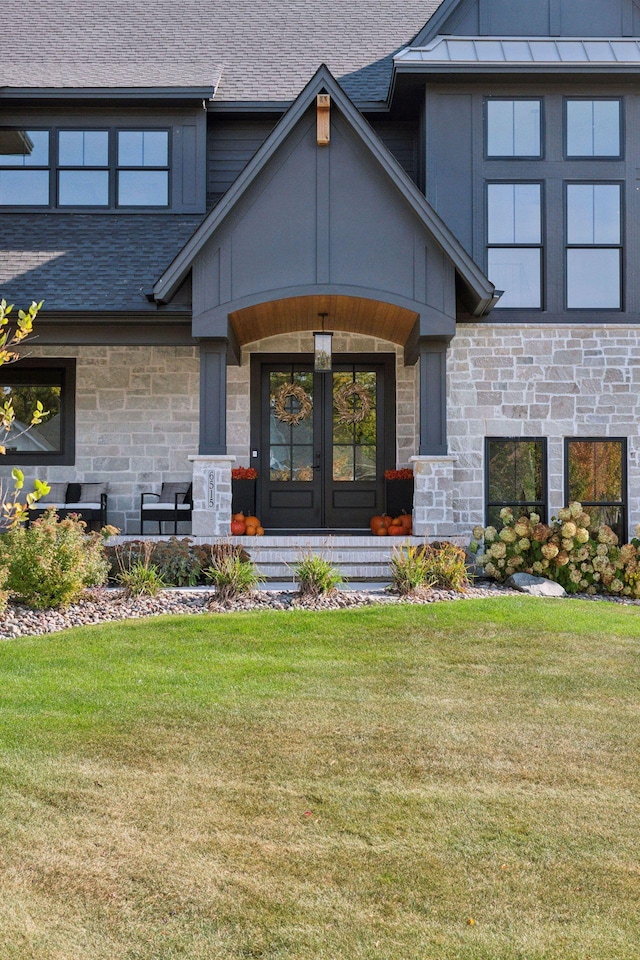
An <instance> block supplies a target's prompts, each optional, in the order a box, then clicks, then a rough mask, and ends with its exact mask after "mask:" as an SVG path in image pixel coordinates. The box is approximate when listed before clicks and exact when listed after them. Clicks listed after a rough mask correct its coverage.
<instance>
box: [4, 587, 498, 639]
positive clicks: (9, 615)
mask: <svg viewBox="0 0 640 960" xmlns="http://www.w3.org/2000/svg"><path fill="white" fill-rule="evenodd" d="M353 586H354V585H353V584H352V585H351V587H352V588H353ZM505 593H513V594H515V591H513V590H507V589H506V588H505V587H501V586H498V585H489V584H486V585H482V586H474V587H470V588H469V590H468V591H467V592H466V593H455V592H454V591H447V590H431V591H429V592H428V593H426V594H424V595H423V596H417V597H399V596H397V595H395V594H392V593H388V592H386V591H385V589H384V587H383V586H380V588H379V589H374V590H371V589H367V590H362V591H359V590H355V589H350V590H348V591H345V590H338V591H336V593H335V594H333V595H332V596H328V597H327V596H325V597H318V598H316V599H314V598H303V597H301V596H300V595H299V594H298V593H297V592H296V591H294V590H269V589H262V590H257V591H255V592H254V593H252V594H249V595H248V596H246V597H242V598H240V599H238V600H235V601H233V602H230V603H220V602H218V600H217V599H216V596H215V593H214V592H213V591H211V590H207V589H203V588H194V589H173V590H163V592H162V593H161V594H159V596H157V597H138V598H137V599H127V598H126V597H125V596H124V591H122V590H120V589H115V588H111V587H103V588H95V589H93V590H88V591H87V593H86V595H85V597H84V598H83V600H82V601H80V602H79V603H74V604H72V605H71V606H69V607H67V608H66V609H65V610H30V609H29V608H28V607H25V606H23V605H22V604H18V603H10V604H9V606H8V607H7V609H6V610H5V611H4V613H0V639H9V638H12V637H27V636H37V635H41V634H46V633H56V632H57V631H59V630H66V629H68V628H69V627H82V626H86V625H87V624H92V623H108V622H114V621H117V620H135V619H138V618H140V617H154V616H159V615H160V614H164V613H182V614H185V613H230V612H235V611H247V610H296V609H298V610H300V609H302V610H344V609H347V608H349V607H365V606H373V605H376V604H392V603H413V604H426V603H437V602H442V601H452V600H465V599H466V600H475V599H478V598H479V597H491V596H496V595H497V594H500V595H503V594H505Z"/></svg>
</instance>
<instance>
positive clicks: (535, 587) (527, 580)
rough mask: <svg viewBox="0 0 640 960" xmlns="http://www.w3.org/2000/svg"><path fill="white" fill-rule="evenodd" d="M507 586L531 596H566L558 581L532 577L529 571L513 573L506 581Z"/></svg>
mask: <svg viewBox="0 0 640 960" xmlns="http://www.w3.org/2000/svg"><path fill="white" fill-rule="evenodd" d="M506 586H507V587H511V589H512V590H519V591H520V593H528V594H529V596H531V597H566V595H567V591H566V590H565V588H564V587H562V586H560V584H559V583H555V582H554V581H553V580H546V579H545V578H544V577H534V576H532V574H530V573H514V574H513V575H512V576H510V577H509V579H508V580H507V582H506Z"/></svg>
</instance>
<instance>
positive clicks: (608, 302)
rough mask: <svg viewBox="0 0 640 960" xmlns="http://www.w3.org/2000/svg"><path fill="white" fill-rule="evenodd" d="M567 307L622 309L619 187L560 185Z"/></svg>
mask: <svg viewBox="0 0 640 960" xmlns="http://www.w3.org/2000/svg"><path fill="white" fill-rule="evenodd" d="M566 223H567V227H566V242H567V251H566V297H567V307H568V308H569V309H583V310H584V309H587V310H588V309H610V310H620V309H621V308H622V185H621V184H619V183H568V184H566Z"/></svg>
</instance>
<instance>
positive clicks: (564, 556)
mask: <svg viewBox="0 0 640 960" xmlns="http://www.w3.org/2000/svg"><path fill="white" fill-rule="evenodd" d="M500 520H501V521H502V523H503V526H502V528H501V529H500V530H498V529H497V528H496V527H493V526H489V527H480V526H478V527H474V530H473V540H472V541H471V544H470V547H469V549H470V551H471V552H472V553H475V554H477V556H476V563H477V565H478V566H479V567H481V568H482V569H483V570H484V572H485V573H486V574H487V576H489V577H493V578H495V579H496V580H498V581H499V582H503V581H505V580H507V579H508V578H509V577H510V576H511V575H512V574H514V573H530V574H533V575H536V576H540V577H546V578H548V579H549V580H554V581H555V582H556V583H559V584H561V585H562V586H563V587H564V589H565V590H566V591H567V593H587V594H592V595H593V594H596V593H608V594H612V595H614V596H623V597H633V598H635V599H638V598H640V539H638V536H640V524H639V525H638V526H637V527H636V534H637V535H638V536H636V537H634V538H633V539H632V541H631V542H630V543H625V544H623V545H622V546H620V545H619V544H618V537H617V536H616V534H615V533H614V532H613V530H612V529H611V527H609V526H607V525H606V524H594V523H592V521H591V517H590V516H589V514H588V513H587V512H586V511H585V510H584V509H583V507H582V504H580V503H578V502H573V503H570V504H569V506H568V507H563V508H562V510H559V511H558V516H557V517H552V518H551V523H550V524H546V523H542V522H541V520H540V517H539V515H538V514H536V513H531V514H530V515H529V516H528V517H527V516H520V517H515V516H514V514H513V511H512V510H511V508H510V507H504V508H503V509H502V510H501V511H500Z"/></svg>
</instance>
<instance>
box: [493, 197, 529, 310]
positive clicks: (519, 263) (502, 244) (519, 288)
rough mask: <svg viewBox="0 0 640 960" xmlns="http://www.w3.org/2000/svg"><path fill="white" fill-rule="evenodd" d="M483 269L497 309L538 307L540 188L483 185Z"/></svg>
mask: <svg viewBox="0 0 640 960" xmlns="http://www.w3.org/2000/svg"><path fill="white" fill-rule="evenodd" d="M487 244H488V250H487V269H488V274H489V276H490V277H491V279H492V281H493V283H495V285H496V287H497V289H499V290H504V295H503V296H502V298H501V300H500V301H499V303H498V306H497V307H496V309H498V307H500V308H508V307H529V308H534V309H539V308H540V307H541V306H542V187H541V184H539V183H489V184H487Z"/></svg>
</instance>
